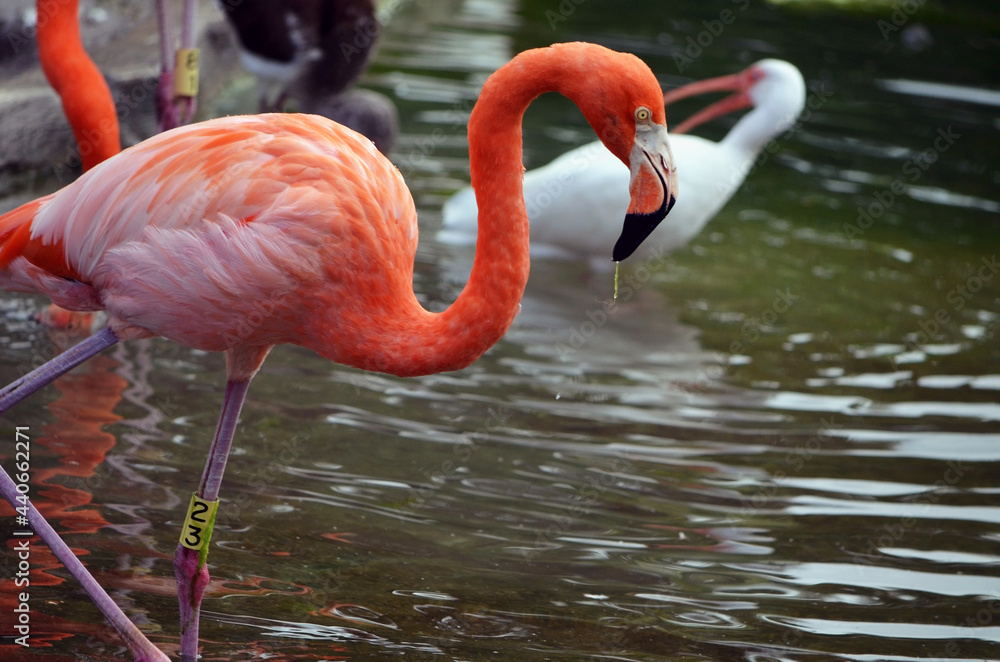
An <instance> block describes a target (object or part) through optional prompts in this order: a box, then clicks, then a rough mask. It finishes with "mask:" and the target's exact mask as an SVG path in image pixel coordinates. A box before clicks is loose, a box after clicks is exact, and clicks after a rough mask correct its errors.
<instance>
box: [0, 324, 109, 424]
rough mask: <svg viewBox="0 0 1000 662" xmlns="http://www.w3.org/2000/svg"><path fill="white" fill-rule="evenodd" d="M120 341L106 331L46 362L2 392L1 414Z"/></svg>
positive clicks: (0, 397)
mask: <svg viewBox="0 0 1000 662" xmlns="http://www.w3.org/2000/svg"><path fill="white" fill-rule="evenodd" d="M116 342H118V336H116V335H115V333H114V331H112V330H111V329H109V328H105V329H103V330H102V331H101V332H99V333H95V334H94V335H92V336H90V337H89V338H87V339H86V340H84V341H82V342H81V343H79V344H77V345H74V346H73V347H71V348H69V349H68V350H66V351H65V352H63V353H62V354H60V355H59V356H57V357H55V358H53V359H50V360H49V361H47V362H45V363H43V364H42V365H41V366H39V367H37V368H35V369H34V370H32V371H31V372H29V373H28V374H26V375H25V376H24V377H21V378H20V379H16V380H14V381H13V382H11V383H10V384H8V385H7V386H5V387H3V389H0V414H3V413H4V412H6V411H7V410H8V409H10V408H11V407H13V406H14V405H16V404H17V403H18V402H20V401H21V400H23V399H24V398H26V397H28V396H29V395H31V394H32V393H34V392H35V391H37V390H38V389H40V388H42V387H43V386H45V385H46V384H48V383H50V382H52V381H53V380H55V379H57V378H59V377H61V376H62V375H64V374H65V373H67V372H69V371H70V370H72V369H73V368H75V367H76V366H78V365H80V364H81V363H83V362H84V361H86V360H87V359H89V358H90V357H92V356H94V355H95V354H98V353H100V352H102V351H104V350H105V349H107V348H108V347H111V346H112V345H114V344H115V343H116Z"/></svg>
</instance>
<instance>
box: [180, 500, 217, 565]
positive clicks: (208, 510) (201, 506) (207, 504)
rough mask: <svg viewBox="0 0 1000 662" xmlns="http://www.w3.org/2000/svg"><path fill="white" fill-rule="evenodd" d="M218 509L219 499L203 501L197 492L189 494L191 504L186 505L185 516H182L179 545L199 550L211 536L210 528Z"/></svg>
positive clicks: (213, 523) (206, 543)
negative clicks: (182, 525)
mask: <svg viewBox="0 0 1000 662" xmlns="http://www.w3.org/2000/svg"><path fill="white" fill-rule="evenodd" d="M218 510H219V500H218V499H216V500H215V501H205V500H204V499H200V498H198V495H197V494H192V495H191V505H189V506H188V511H187V517H185V518H184V528H183V529H181V545H183V546H184V547H187V548H188V549H193V550H194V551H200V550H201V549H202V548H203V547H205V546H206V545H208V541H209V540H211V538H212V528H213V527H214V526H215V513H216V512H217V511H218Z"/></svg>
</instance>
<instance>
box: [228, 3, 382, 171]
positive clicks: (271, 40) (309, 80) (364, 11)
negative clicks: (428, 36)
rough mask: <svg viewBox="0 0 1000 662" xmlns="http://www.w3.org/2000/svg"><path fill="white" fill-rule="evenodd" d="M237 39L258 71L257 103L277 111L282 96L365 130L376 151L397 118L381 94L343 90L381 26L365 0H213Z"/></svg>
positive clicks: (359, 70) (366, 60)
mask: <svg viewBox="0 0 1000 662" xmlns="http://www.w3.org/2000/svg"><path fill="white" fill-rule="evenodd" d="M219 4H220V6H221V8H222V10H223V13H224V14H225V16H226V19H227V20H228V21H229V24H230V25H231V26H232V27H233V28H234V30H235V31H236V35H237V38H238V39H239V43H240V59H241V61H242V63H243V66H244V67H246V69H247V70H249V71H250V72H252V73H254V74H255V75H256V76H257V79H258V81H259V82H260V86H261V101H260V105H261V110H262V111H282V110H284V107H285V104H286V102H287V101H288V100H289V98H293V99H294V100H295V101H296V102H297V109H298V110H299V111H301V112H305V113H315V114H319V115H324V116H326V117H329V118H330V119H332V120H334V121H336V122H339V123H340V124H343V125H345V126H347V127H350V128H352V129H354V130H355V131H358V132H359V133H362V134H364V135H366V136H368V137H369V138H370V139H371V140H372V141H373V142H374V143H375V145H376V146H377V147H378V148H379V150H380V151H382V152H383V153H387V152H388V151H389V150H390V149H391V147H392V144H393V143H394V142H395V139H396V135H397V133H398V125H399V119H398V114H397V112H396V107H395V106H394V105H393V104H392V102H391V101H390V100H389V99H388V98H386V97H385V96H383V95H381V94H378V93H375V92H371V91H368V90H357V91H352V92H345V90H347V89H348V88H349V87H350V86H351V85H353V84H354V83H355V82H356V81H357V80H358V78H360V77H361V75H362V74H363V73H364V72H365V70H366V69H367V68H368V65H369V64H370V62H371V60H372V57H373V55H374V53H375V44H376V41H377V39H378V35H379V32H380V31H381V27H380V25H379V23H378V19H377V18H376V17H375V5H374V3H373V2H372V0H220V3H219Z"/></svg>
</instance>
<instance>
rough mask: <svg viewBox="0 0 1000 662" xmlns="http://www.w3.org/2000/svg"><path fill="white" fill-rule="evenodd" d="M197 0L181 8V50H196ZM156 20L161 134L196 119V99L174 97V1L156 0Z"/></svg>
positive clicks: (185, 3)
mask: <svg viewBox="0 0 1000 662" xmlns="http://www.w3.org/2000/svg"><path fill="white" fill-rule="evenodd" d="M195 10H196V6H195V0H184V4H183V6H182V8H181V48H194V42H195V34H194V19H195ZM156 18H157V22H158V23H159V28H160V83H159V87H158V88H157V94H156V109H157V113H158V115H159V120H160V126H159V129H160V131H166V130H168V129H173V128H174V127H178V126H181V125H182V124H187V123H188V122H190V121H191V120H192V119H194V113H195V108H196V106H197V102H196V98H195V97H188V96H176V95H175V94H174V29H173V18H174V16H173V7H172V3H171V0H156Z"/></svg>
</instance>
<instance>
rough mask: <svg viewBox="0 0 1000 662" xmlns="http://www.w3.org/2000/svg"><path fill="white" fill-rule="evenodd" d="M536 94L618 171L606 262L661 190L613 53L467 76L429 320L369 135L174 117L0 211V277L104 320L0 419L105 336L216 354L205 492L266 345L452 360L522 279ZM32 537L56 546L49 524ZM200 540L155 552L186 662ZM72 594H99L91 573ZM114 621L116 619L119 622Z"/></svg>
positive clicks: (565, 48) (395, 186) (5, 396)
mask: <svg viewBox="0 0 1000 662" xmlns="http://www.w3.org/2000/svg"><path fill="white" fill-rule="evenodd" d="M547 91H557V92H560V93H561V94H563V95H565V96H567V97H569V98H570V99H571V100H573V101H574V102H575V103H576V104H577V105H578V106H579V107H580V109H581V110H582V111H583V113H584V115H585V116H586V117H587V119H588V121H589V122H590V124H591V126H592V127H593V128H594V129H595V131H596V132H597V134H598V135H599V136H600V137H601V139H602V141H603V142H604V144H605V145H607V147H608V149H609V150H611V152H612V153H613V154H615V155H616V156H617V157H618V158H619V159H620V160H621V161H622V162H623V163H625V164H627V165H628V166H629V168H630V172H631V177H630V182H629V190H630V191H631V203H630V206H629V208H628V211H627V213H626V216H625V221H624V227H623V229H622V233H621V236H620V237H619V238H618V240H617V243H616V244H615V246H614V250H613V251H612V257H613V259H615V260H622V259H624V258H626V257H628V256H629V255H630V254H631V253H632V252H633V251H634V250H635V249H636V248H637V247H638V246H639V244H640V243H641V242H642V241H643V240H644V239H645V238H646V237H647V236H648V235H649V233H650V232H652V231H653V229H654V228H655V227H656V225H657V224H658V223H659V222H660V221H661V220H662V219H663V218H664V217H665V216H666V214H667V212H668V211H669V209H670V207H671V206H672V205H673V203H674V201H675V199H676V197H675V191H676V172H675V169H674V166H673V160H672V156H671V154H670V149H669V145H668V142H667V130H666V123H665V115H664V110H663V95H662V92H661V90H660V87H659V84H658V83H657V81H656V78H655V76H653V74H652V72H651V71H650V70H649V68H648V67H647V66H646V65H645V64H643V63H642V61H641V60H639V59H638V58H636V57H634V56H631V55H625V54H621V53H615V52H613V51H610V50H608V49H605V48H602V47H600V46H595V45H593V44H582V43H574V44H559V45H555V46H552V47H549V48H540V49H536V50H531V51H526V52H524V53H521V54H520V55H518V56H517V57H515V58H514V59H513V60H511V61H510V62H509V63H508V64H506V65H505V66H503V67H501V68H500V69H499V70H498V71H497V72H495V73H494V74H493V75H492V76H491V77H490V79H489V80H488V81H487V82H486V84H485V85H484V86H483V90H482V93H481V94H480V98H479V101H478V103H477V104H476V106H475V108H474V109H473V111H472V114H471V116H470V118H469V153H470V154H469V155H470V162H471V171H472V182H473V186H474V187H475V188H476V191H477V195H478V196H479V202H480V209H482V210H483V212H482V214H481V215H480V228H479V244H478V246H477V251H476V258H475V262H474V265H473V268H472V274H471V276H470V278H469V281H468V284H467V285H466V287H465V289H464V290H463V292H462V293H461V294H460V295H459V297H458V298H457V299H456V301H455V302H454V303H453V304H452V305H451V307H449V308H448V309H447V310H446V311H444V312H442V313H431V312H428V311H427V310H425V309H424V308H422V307H421V306H420V304H419V302H418V301H417V298H416V296H415V295H414V292H413V289H412V283H413V262H414V256H415V252H416V244H417V216H416V210H415V208H414V204H413V199H412V197H411V196H410V193H409V191H408V190H407V188H406V184H405V182H404V181H403V178H402V176H401V175H400V173H399V171H398V170H397V169H396V168H395V167H393V166H392V164H391V163H389V162H388V161H387V160H386V159H385V158H384V157H383V156H381V154H380V153H379V152H378V151H377V150H376V149H375V147H374V146H373V145H372V143H371V141H369V140H367V139H365V138H363V137H362V136H361V135H359V134H357V133H354V132H353V131H351V130H349V129H346V128H344V127H342V126H340V125H337V124H335V123H332V122H330V121H328V120H325V119H323V118H319V117H316V116H309V115H286V114H274V115H259V116H245V117H227V118H221V119H216V120H210V121H207V122H203V123H200V124H194V125H190V126H187V127H181V128H178V129H175V130H173V131H169V132H166V133H163V134H160V135H158V136H155V137H153V138H151V139H149V140H147V141H145V142H143V143H141V144H139V145H136V146H135V147H132V148H130V149H127V150H125V151H123V152H122V153H121V154H119V155H117V156H114V157H112V158H110V159H108V160H107V161H105V162H103V163H101V164H100V165H98V166H96V167H95V168H93V169H92V170H90V171H89V172H87V173H85V174H84V175H83V176H82V177H81V178H80V179H78V180H77V181H75V182H73V183H72V184H70V185H69V186H67V187H66V188H64V189H62V190H60V191H58V192H56V193H53V194H51V195H48V196H45V197H43V198H40V199H38V200H35V201H33V202H29V203H27V204H25V205H23V206H21V207H19V208H17V209H15V210H13V211H11V212H9V213H7V214H5V215H3V216H0V285H2V286H3V287H5V288H7V289H11V290H17V291H27V292H37V293H43V294H46V295H48V296H49V297H50V298H51V299H52V300H53V301H54V302H56V303H58V304H60V305H62V306H64V307H66V308H70V309H74V310H97V309H103V310H105V311H106V312H107V314H108V318H109V321H108V326H107V328H106V329H104V330H103V331H101V332H100V333H97V334H95V335H94V336H91V337H90V338H88V339H87V340H85V341H83V342H82V343H80V344H79V345H77V346H76V347H75V348H73V349H71V350H69V351H68V352H66V353H64V354H63V355H60V357H58V358H57V359H55V360H54V361H53V362H50V363H49V364H46V365H44V366H42V367H41V368H39V369H38V370H36V371H34V372H32V373H29V374H28V375H26V376H25V377H23V378H22V379H20V380H17V381H16V382H14V383H13V384H11V385H10V386H8V387H7V388H5V389H3V390H2V391H0V413H2V412H3V411H6V410H7V409H8V408H9V407H10V406H12V405H13V404H14V403H16V402H18V401H20V400H21V399H23V398H24V397H26V396H27V395H29V394H30V393H32V392H34V391H35V390H37V389H38V388H40V387H41V386H43V385H44V384H46V383H48V382H49V381H51V380H52V379H53V378H54V376H57V375H58V374H62V373H63V372H65V371H66V370H68V369H69V368H71V367H72V366H74V365H77V364H79V363H80V362H82V361H84V360H86V359H87V358H89V357H90V356H93V355H94V354H96V353H98V352H100V351H101V350H102V349H104V348H106V347H108V346H110V345H112V344H114V343H116V342H118V341H119V340H128V339H134V338H145V337H151V336H163V337H166V338H170V339H172V340H174V341H176V342H180V343H182V344H184V345H187V346H189V347H193V348H198V349H203V350H213V351H222V352H225V353H226V367H227V383H226V392H225V396H224V399H223V405H222V412H221V415H220V419H219V424H218V427H217V429H216V432H215V436H214V438H213V440H212V446H211V449H210V451H209V457H208V461H207V464H206V466H205V471H204V473H203V475H202V480H201V483H200V485H199V488H198V491H197V496H198V498H199V499H201V500H203V501H204V502H208V503H212V502H215V501H216V500H217V499H218V496H219V491H220V487H221V481H222V475H223V471H224V469H225V466H226V460H227V458H228V456H229V451H230V447H231V445H232V440H233V433H234V430H235V427H236V423H237V419H238V417H239V412H240V409H241V407H242V405H243V401H244V399H245V396H246V393H247V389H248V387H249V384H250V380H251V379H252V377H253V376H254V374H255V373H256V372H257V370H258V369H259V368H260V366H261V364H262V363H263V361H264V358H265V357H266V356H267V353H268V351H270V349H271V347H273V346H274V345H277V344H280V343H293V344H297V345H302V346H304V347H307V348H310V349H313V350H314V351H316V352H317V353H318V354H320V355H321V356H323V357H325V358H328V359H330V360H333V361H336V362H338V363H341V364H344V365H349V366H353V367H357V368H361V369H364V370H374V371H378V372H385V373H390V374H395V375H401V376H406V375H424V374H430V373H434V372H440V371H446V370H457V369H460V368H463V367H465V366H467V365H469V364H470V363H472V362H473V361H474V360H476V359H477V358H478V357H479V356H480V355H482V354H483V352H485V351H486V350H487V349H488V348H489V347H491V346H492V345H493V344H494V343H495V342H497V340H499V339H500V337H501V336H503V334H504V333H505V332H506V330H507V328H508V327H509V326H510V324H511V322H512V321H513V318H514V316H515V315H516V314H517V311H518V308H519V301H520V298H521V295H522V293H523V292H524V287H525V284H526V282H527V278H528V218H527V213H526V210H525V205H524V197H523V194H522V190H521V179H522V174H523V171H524V166H523V164H522V159H521V117H522V116H523V114H524V111H525V109H526V108H527V106H528V104H529V103H530V102H531V101H532V100H533V99H534V98H535V97H537V96H538V95H540V94H542V93H543V92H547ZM4 477H6V474H5V473H4V474H0V481H2V479H3V478H4ZM11 487H13V483H12V482H10V480H9V477H8V478H7V480H6V481H2V482H0V488H2V490H0V491H3V492H4V495H5V497H7V498H8V499H9V498H10V496H11V492H10V488H11ZM36 519H38V518H36ZM34 522H35V520H33V523H34ZM39 526H40V523H39ZM39 531H40V532H41V533H44V536H45V541H46V543H48V544H50V545H55V544H56V543H55V540H56V539H57V536H56V534H55V532H54V531H53V530H52V529H51V527H49V528H48V529H44V528H42V529H39ZM201 534H202V535H203V537H202V536H201V535H200V536H199V540H198V541H197V542H198V543H199V546H200V548H199V549H198V550H197V551H195V550H193V549H190V548H188V547H185V546H181V545H179V546H178V549H177V552H176V555H175V563H174V567H175V573H176V576H177V580H178V597H179V599H180V603H181V656H182V658H185V656H187V657H190V659H195V657H196V656H197V654H198V616H199V610H200V604H201V596H202V594H203V592H204V589H205V585H206V584H207V582H208V579H209V575H208V568H207V565H206V555H207V551H208V546H207V544H204V543H206V542H207V539H208V538H209V537H210V535H211V522H209V523H208V524H207V525H206V527H205V528H204V529H203V530H202V531H201ZM60 542H61V541H60ZM61 560H63V559H61ZM87 590H88V593H89V594H90V595H91V596H92V597H94V599H95V601H97V602H98V603H99V604H103V602H104V601H105V600H106V601H107V602H111V600H110V598H109V597H107V594H106V593H104V594H103V595H102V593H103V592H102V591H101V590H100V587H99V586H97V585H96V582H93V583H92V584H88V585H87ZM112 605H113V603H112ZM103 608H107V610H110V611H112V612H113V608H112V607H111V606H109V605H106V604H104V605H103ZM107 610H106V611H105V614H106V615H108V613H109V611H107ZM108 617H109V618H112V616H108ZM122 618H124V617H123V616H122ZM125 621H126V623H125V624H121V623H115V625H116V627H119V629H120V630H121V629H123V628H126V627H128V626H131V623H127V619H125ZM113 622H114V621H113ZM133 629H134V626H133ZM133 643H134V642H133V641H132V640H130V645H132V644H133ZM133 650H139V654H140V655H143V656H145V657H143V658H142V659H154V657H153V655H154V654H153V653H150V652H149V651H146V650H143V649H133ZM157 659H158V658H157Z"/></svg>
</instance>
